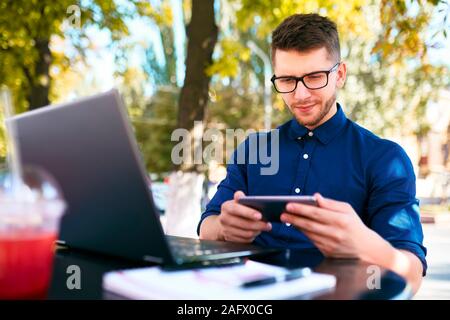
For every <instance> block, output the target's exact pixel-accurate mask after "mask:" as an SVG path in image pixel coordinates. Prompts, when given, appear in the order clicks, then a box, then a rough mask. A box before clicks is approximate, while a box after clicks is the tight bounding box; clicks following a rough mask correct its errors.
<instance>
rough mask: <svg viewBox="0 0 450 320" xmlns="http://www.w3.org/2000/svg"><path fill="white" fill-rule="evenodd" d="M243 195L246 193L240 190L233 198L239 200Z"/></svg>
mask: <svg viewBox="0 0 450 320" xmlns="http://www.w3.org/2000/svg"><path fill="white" fill-rule="evenodd" d="M242 197H245V193H244V192H242V191H240V190H239V191H236V192H235V193H234V196H233V199H234V201H238V200H239V199H240V198H242Z"/></svg>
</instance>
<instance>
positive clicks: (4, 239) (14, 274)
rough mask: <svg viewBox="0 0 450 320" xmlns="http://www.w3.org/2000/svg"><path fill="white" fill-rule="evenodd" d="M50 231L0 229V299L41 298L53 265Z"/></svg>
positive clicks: (54, 234)
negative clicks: (9, 230) (3, 230)
mask: <svg viewBox="0 0 450 320" xmlns="http://www.w3.org/2000/svg"><path fill="white" fill-rule="evenodd" d="M56 236H57V235H56V233H55V232H52V231H35V230H33V231H27V232H25V231H20V232H1V231H0V299H45V298H46V296H47V290H48V286H49V284H50V278H51V274H52V267H53V255H54V242H55V240H56Z"/></svg>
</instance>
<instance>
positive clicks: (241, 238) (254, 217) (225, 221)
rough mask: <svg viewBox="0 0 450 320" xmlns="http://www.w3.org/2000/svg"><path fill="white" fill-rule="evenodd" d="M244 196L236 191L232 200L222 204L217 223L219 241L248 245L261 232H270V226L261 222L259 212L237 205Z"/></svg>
mask: <svg viewBox="0 0 450 320" xmlns="http://www.w3.org/2000/svg"><path fill="white" fill-rule="evenodd" d="M244 195H245V194H244V193H243V192H242V191H237V192H236V193H235V194H234V199H233V200H229V201H226V202H224V203H223V204H222V208H221V212H220V215H219V216H218V218H217V221H218V223H219V229H218V230H219V239H221V240H225V241H232V242H242V243H250V242H252V241H253V240H254V239H255V238H256V237H257V236H258V235H259V234H260V233H261V231H270V230H271V229H272V225H271V224H270V223H268V222H264V221H262V220H261V219H262V215H261V213H260V212H259V211H257V210H254V209H252V208H249V207H246V206H244V205H241V204H239V203H238V202H237V201H238V199H239V198H241V197H243V196H244Z"/></svg>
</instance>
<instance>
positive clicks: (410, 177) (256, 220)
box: [198, 14, 427, 292]
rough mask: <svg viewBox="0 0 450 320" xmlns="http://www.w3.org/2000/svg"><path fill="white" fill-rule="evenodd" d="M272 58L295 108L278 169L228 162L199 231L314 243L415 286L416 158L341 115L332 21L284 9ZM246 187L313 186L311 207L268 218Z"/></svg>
mask: <svg viewBox="0 0 450 320" xmlns="http://www.w3.org/2000/svg"><path fill="white" fill-rule="evenodd" d="M272 63H273V68H274V71H275V75H274V76H273V78H272V82H273V84H274V87H275V89H276V91H277V92H279V94H281V96H282V98H283V100H284V102H285V103H286V105H287V106H288V107H289V109H290V111H291V113H292V114H293V119H292V120H290V121H289V122H287V123H285V124H283V125H282V126H280V127H279V128H278V131H277V132H278V133H279V170H278V172H277V173H276V174H274V175H261V174H260V172H259V171H258V169H260V168H261V165H258V164H257V165H254V164H249V163H244V164H242V163H236V161H234V162H233V163H231V164H230V165H229V166H228V168H227V177H226V178H225V179H224V180H223V181H222V182H221V184H220V185H219V187H218V191H217V193H216V194H215V196H214V198H213V199H212V200H211V202H210V203H209V204H208V206H207V208H206V211H205V212H204V213H203V215H202V218H201V221H200V223H199V229H198V231H199V234H200V238H202V239H213V240H225V241H234V242H244V243H250V242H253V243H255V244H259V245H263V246H271V247H287V248H310V247H316V248H318V249H319V250H320V251H321V252H322V253H323V254H324V255H325V256H327V257H335V258H359V259H362V260H365V261H367V262H369V263H374V264H377V265H380V266H383V267H386V268H389V269H391V270H393V271H395V272H397V273H398V274H400V275H402V276H404V277H405V278H406V279H407V280H408V281H409V282H410V283H411V285H412V288H413V291H414V292H416V291H417V289H418V288H419V287H420V283H421V279H422V275H425V272H426V268H427V264H426V260H425V256H426V249H425V247H424V246H423V245H422V241H423V233H422V227H421V224H420V219H419V208H418V201H417V200H416V198H415V175H414V171H413V167H412V165H411V161H410V160H409V158H408V156H407V155H406V153H405V152H404V150H403V149H402V148H401V147H400V146H399V145H397V144H395V143H394V142H391V141H389V140H385V139H381V138H379V137H377V136H375V135H374V134H372V133H371V132H369V131H368V130H366V129H364V128H362V127H360V126H358V125H357V124H356V123H354V122H352V121H350V120H349V119H347V118H346V116H345V114H344V112H343V110H342V107H341V105H340V104H339V103H337V102H336V95H337V91H338V89H341V88H342V87H343V86H344V82H345V79H346V72H347V68H346V64H345V62H342V61H341V60H340V46H339V37H338V32H337V29H336V25H335V24H334V23H333V22H332V21H330V20H329V19H327V18H325V17H322V16H319V15H317V14H297V15H293V16H291V17H289V18H287V19H286V20H284V21H283V22H282V23H281V24H280V25H279V26H278V27H277V28H276V30H275V31H274V32H273V34H272ZM272 135H273V132H272V133H269V134H268V136H269V140H270V136H272ZM243 146H244V148H246V149H248V139H247V141H246V143H244V144H243ZM272 156H273V155H272ZM234 158H236V154H235V155H234ZM235 160H236V159H235ZM244 194H249V195H291V194H292V195H310V194H314V195H315V197H316V199H317V201H318V207H313V206H307V205H301V204H295V203H290V204H288V205H287V207H286V212H285V213H283V214H282V216H281V221H282V222H283V223H266V222H264V221H262V220H261V214H260V213H259V212H258V211H256V210H253V209H251V208H248V207H245V206H243V205H240V204H238V203H237V200H238V199H239V198H240V197H242V196H244Z"/></svg>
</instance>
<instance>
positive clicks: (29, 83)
mask: <svg viewBox="0 0 450 320" xmlns="http://www.w3.org/2000/svg"><path fill="white" fill-rule="evenodd" d="M121 3H122V4H121V5H118V4H117V3H116V1H114V0H93V1H87V2H86V1H73V0H61V1H56V2H55V1H48V0H47V1H45V0H15V1H10V0H1V1H0V11H1V12H2V14H1V15H0V84H6V85H8V86H9V87H10V88H11V89H12V91H13V95H14V98H15V99H14V100H15V103H16V106H17V110H18V111H19V112H20V111H24V110H27V109H34V108H39V107H42V106H44V105H47V104H49V102H50V97H51V95H52V92H51V90H52V80H53V79H52V76H51V72H50V71H51V68H52V67H58V68H61V69H66V68H68V67H69V66H70V62H71V61H70V57H68V56H66V55H64V54H63V55H55V54H54V52H53V50H52V40H53V39H54V38H55V37H66V36H67V37H70V38H71V43H72V44H73V46H74V48H75V49H78V53H79V54H83V52H84V51H85V50H86V49H87V48H88V47H89V44H90V39H89V38H88V37H87V36H86V33H85V31H86V29H87V28H88V27H89V26H97V27H98V28H100V29H107V30H109V31H110V33H111V39H112V40H113V41H119V39H121V38H122V37H124V36H126V35H127V34H128V28H127V26H126V24H125V22H124V19H125V18H126V17H132V16H133V15H135V14H136V13H138V14H147V15H150V16H151V15H152V10H151V7H150V6H149V5H148V3H147V2H146V1H141V0H127V1H126V2H121Z"/></svg>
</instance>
